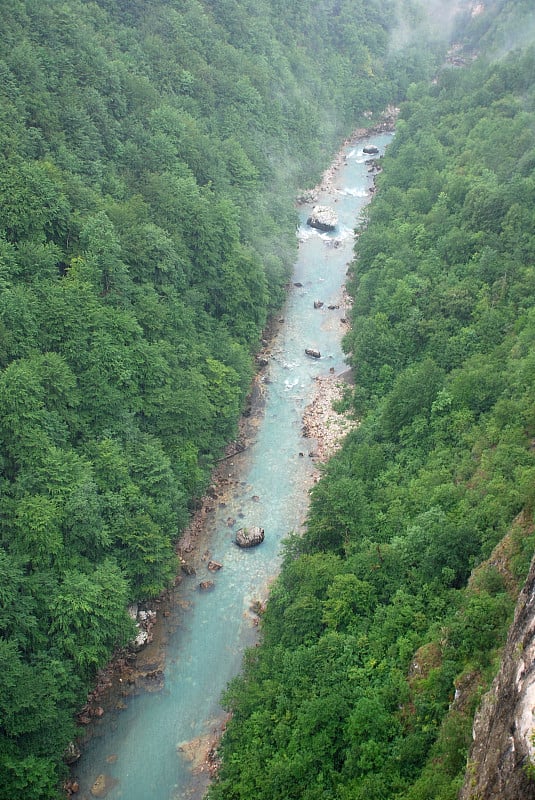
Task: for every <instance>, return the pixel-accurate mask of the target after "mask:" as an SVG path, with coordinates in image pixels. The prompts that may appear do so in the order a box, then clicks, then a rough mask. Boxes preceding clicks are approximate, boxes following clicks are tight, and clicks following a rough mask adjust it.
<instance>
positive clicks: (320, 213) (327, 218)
mask: <svg viewBox="0 0 535 800" xmlns="http://www.w3.org/2000/svg"><path fill="white" fill-rule="evenodd" d="M307 225H310V227H311V228H317V229H318V230H320V231H333V230H334V229H335V228H336V226H337V225H338V217H337V216H336V214H335V213H334V211H333V210H332V208H329V207H328V206H314V208H313V209H312V213H311V214H310V216H309V218H308V219H307Z"/></svg>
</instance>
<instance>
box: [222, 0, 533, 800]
mask: <svg viewBox="0 0 535 800" xmlns="http://www.w3.org/2000/svg"><path fill="white" fill-rule="evenodd" d="M485 6H486V7H487V8H486V11H485V13H480V14H476V15H474V16H473V17H472V18H471V20H465V21H464V22H463V25H462V26H461V27H460V29H459V30H458V31H457V33H456V36H457V39H456V42H457V47H456V48H455V50H454V51H452V52H453V54H454V56H455V64H456V66H452V63H453V58H447V59H445V63H444V66H443V67H442V68H441V69H440V70H438V71H437V74H436V75H435V77H434V79H433V80H432V81H415V82H414V83H413V84H412V85H411V86H409V87H408V89H407V96H406V101H405V102H404V103H403V104H402V107H401V114H400V119H399V121H398V124H397V128H396V135H395V138H394V141H393V143H392V145H391V146H390V148H389V149H388V151H387V154H386V156H385V158H384V163H383V166H384V169H383V171H382V173H381V175H379V176H378V178H377V189H378V191H377V193H376V196H375V198H374V200H373V202H372V203H371V204H370V206H369V207H368V211H367V214H366V219H365V220H364V222H363V224H362V226H361V229H360V231H359V233H360V235H359V238H358V241H357V246H356V251H355V259H354V262H353V264H352V267H351V275H350V279H349V291H350V293H351V295H352V296H353V298H354V307H353V312H352V327H351V331H350V332H349V333H348V334H347V335H346V338H345V342H344V346H345V351H346V353H347V358H348V361H349V363H350V365H351V366H352V369H353V374H354V383H355V385H354V387H353V388H352V389H351V390H349V391H348V393H347V396H346V399H345V401H344V406H345V408H346V410H347V411H348V413H351V414H353V415H354V416H355V417H356V419H358V420H360V425H359V427H358V428H357V429H356V430H354V431H353V432H351V433H350V434H349V436H348V437H347V439H346V441H345V444H344V447H343V449H342V451H341V452H340V453H339V454H338V455H336V456H334V457H333V458H332V459H331V461H330V462H329V463H328V465H327V466H326V468H325V470H324V473H323V477H322V479H321V481H320V482H319V483H318V484H317V485H316V486H315V487H314V489H313V491H312V499H311V508H310V512H309V517H308V523H307V531H306V533H305V535H304V536H303V537H299V536H297V535H289V536H288V538H287V540H286V543H285V557H284V565H283V569H282V572H281V574H280V577H279V578H278V580H277V582H276V583H275V585H274V586H273V588H272V590H271V592H270V599H269V602H268V604H267V609H266V611H265V614H264V616H263V620H262V643H261V645H260V647H257V648H254V649H252V650H251V651H250V652H249V653H248V656H247V658H246V660H245V664H244V667H243V671H242V674H241V675H240V676H239V677H237V678H236V679H235V680H234V681H233V682H232V684H231V685H230V686H229V688H228V690H227V693H226V697H225V702H226V707H227V709H228V710H229V711H230V712H231V718H230V721H229V724H228V727H227V730H226V733H225V735H224V737H223V742H222V747H221V756H222V768H221V770H220V772H219V777H218V780H217V781H216V782H215V784H214V785H213V786H212V788H211V790H210V792H209V797H210V798H211V800H223V798H224V800H249V798H251V797H255V798H257V800H264V798H265V800H277V798H280V800H289V799H290V798H296V799H297V798H299V800H319V799H320V798H322V800H325V798H332V800H335V798H336V800H394V798H396V799H397V800H455V798H457V796H458V792H459V790H460V788H461V786H462V785H463V781H464V777H465V770H466V765H467V753H468V747H469V744H470V741H471V736H472V720H473V715H474V711H475V709H476V708H477V705H478V701H479V699H480V697H481V695H482V693H483V692H484V691H485V690H486V689H487V688H488V686H489V684H490V681H491V679H492V677H493V676H494V674H495V673H496V670H497V667H498V665H499V660H500V649H501V648H502V647H503V645H504V642H505V636H506V632H507V629H508V626H509V624H510V622H511V619H512V613H513V609H514V605H515V601H516V597H517V594H518V592H519V589H520V588H521V586H522V584H523V581H524V579H525V576H526V573H527V571H528V568H529V565H530V562H531V559H532V556H533V549H534V544H535V538H534V526H533V509H534V498H535V495H534V487H535V461H534V450H533V442H534V434H535V413H534V412H535V406H534V397H535V356H534V353H535V349H534V344H535V313H534V308H533V298H534V296H535V269H534V268H535V88H534V87H535V80H534V79H535V46H534V41H535V40H534V37H533V32H534V29H533V25H532V22H531V21H530V20H531V17H530V14H532V10H530V4H529V3H528V2H517V3H513V2H496V3H488V4H487V3H485ZM478 796H479V795H478Z"/></svg>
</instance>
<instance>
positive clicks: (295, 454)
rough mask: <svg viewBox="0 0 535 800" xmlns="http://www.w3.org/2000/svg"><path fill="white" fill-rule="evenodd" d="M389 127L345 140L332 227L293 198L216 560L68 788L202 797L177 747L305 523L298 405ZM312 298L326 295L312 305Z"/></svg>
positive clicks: (217, 684) (219, 519)
mask: <svg viewBox="0 0 535 800" xmlns="http://www.w3.org/2000/svg"><path fill="white" fill-rule="evenodd" d="M390 138H391V134H388V133H385V134H379V135H376V136H372V137H370V139H369V140H360V141H358V142H357V143H356V144H352V145H348V146H347V147H346V148H345V149H344V151H343V159H342V162H341V166H340V168H339V169H338V170H336V171H335V172H334V175H333V181H332V187H330V188H329V190H328V191H326V192H322V193H320V194H319V196H318V198H317V202H318V203H319V204H324V205H328V206H331V207H332V208H334V209H335V210H336V213H337V215H338V220H339V224H338V228H337V229H336V230H335V231H333V232H332V233H328V234H325V233H322V234H320V233H319V232H318V231H314V230H312V229H311V228H309V227H307V225H306V219H307V217H308V215H309V213H310V210H311V206H301V207H300V221H301V225H300V229H299V231H298V234H299V240H300V245H299V253H298V258H297V262H296V264H295V271H294V275H293V278H292V282H293V286H292V289H291V291H290V292H289V296H288V299H287V303H286V306H285V308H284V310H283V312H282V315H283V317H284V324H283V325H282V326H281V328H280V331H279V332H278V334H277V335H276V338H275V340H274V342H273V345H272V350H271V358H270V363H269V366H268V367H267V368H266V370H265V372H264V375H265V380H264V384H263V391H264V393H265V407H264V414H263V415H262V419H261V420H260V423H259V426H258V429H257V434H256V437H255V441H254V442H253V444H252V445H251V446H250V447H249V448H248V449H247V450H246V451H244V452H243V453H241V454H240V455H239V456H236V457H234V458H232V459H229V461H228V462H226V463H228V471H229V481H230V483H229V485H230V487H231V490H230V491H229V492H228V494H227V496H225V498H224V503H223V502H221V498H218V500H217V501H215V502H214V511H213V513H211V514H210V515H209V517H208V518H209V524H208V527H209V530H206V531H205V532H204V534H203V541H206V542H207V547H208V549H209V557H210V558H212V559H214V560H216V561H218V562H220V563H221V564H222V565H223V567H222V569H221V570H219V571H218V572H216V573H215V574H212V573H211V572H209V571H208V569H207V566H206V559H205V560H204V561H203V562H202V564H201V566H200V568H198V569H197V574H196V575H195V576H190V577H188V578H186V579H184V580H183V581H182V583H181V585H180V590H179V602H178V603H177V605H176V608H174V609H173V610H172V612H171V616H170V618H169V620H168V622H169V625H168V631H167V632H166V634H165V636H166V663H165V674H164V683H163V688H158V689H157V690H156V691H145V692H142V693H139V694H137V695H131V696H129V697H127V698H126V700H125V703H124V704H122V703H121V704H119V705H121V706H122V705H124V706H125V707H123V708H117V709H116V710H114V711H113V710H112V711H109V712H107V713H106V714H105V715H104V717H102V719H101V720H99V721H98V722H95V723H93V728H94V731H93V733H94V735H93V736H92V738H91V740H90V741H89V743H88V744H87V746H86V747H85V748H84V752H83V756H82V758H81V759H80V760H79V761H78V762H77V763H76V764H75V766H74V768H73V775H75V777H76V780H77V781H78V783H79V786H80V790H79V794H77V795H76V796H77V797H78V798H83V799H84V800H90V798H92V797H104V796H105V797H107V798H108V800H119V798H121V799H122V800H178V799H179V798H186V797H187V798H200V797H202V794H203V793H204V791H205V789H206V786H207V783H208V776H207V774H206V773H205V772H204V773H201V774H194V773H195V769H194V763H192V762H191V761H189V760H188V757H187V752H186V753H185V752H184V749H182V750H181V749H180V747H184V746H185V743H187V742H190V741H191V740H194V739H196V738H197V737H204V736H207V735H209V734H211V733H213V732H214V731H215V730H217V729H219V728H220V726H221V722H222V719H223V716H224V715H223V711H222V709H221V707H220V704H219V701H220V698H221V693H222V692H223V690H224V689H225V686H226V684H227V683H228V681H229V680H230V679H231V678H232V677H233V676H234V675H236V674H237V673H238V671H239V669H240V663H241V658H242V654H243V651H244V649H245V648H246V647H248V646H250V645H251V644H253V643H254V641H255V633H256V629H255V627H254V625H253V620H254V615H253V614H252V613H251V610H250V609H251V604H252V603H253V601H254V600H256V599H258V598H264V597H266V595H267V586H268V584H269V581H270V579H272V578H273V577H274V576H275V575H276V573H277V570H278V565H279V551H280V544H281V540H282V539H283V538H284V537H285V536H286V535H287V533H288V532H289V531H292V530H299V529H300V528H301V527H302V525H303V522H304V519H305V516H306V511H307V505H308V492H309V488H310V486H311V483H312V476H313V474H314V471H315V467H314V462H313V459H312V458H310V457H309V453H310V452H313V450H314V442H313V440H310V439H304V438H303V437H302V417H303V412H304V410H305V407H306V406H307V405H308V404H309V403H310V402H311V400H312V398H313V395H314V378H315V377H316V376H317V375H325V374H328V373H329V370H330V369H331V368H333V369H334V371H335V372H336V373H338V372H341V371H343V369H344V360H343V355H342V351H341V346H340V342H341V338H342V335H343V333H344V330H345V326H344V324H343V323H342V322H341V319H342V317H343V315H344V311H343V309H341V308H340V309H336V308H334V309H332V310H329V309H328V306H329V305H333V306H337V305H339V304H340V301H341V297H342V289H341V287H342V285H343V283H344V281H345V275H346V270H347V264H348V262H349V261H351V258H352V249H353V229H354V227H355V224H356V222H357V220H358V217H359V213H360V211H361V209H362V208H363V206H364V205H365V204H366V203H367V202H368V200H369V197H370V192H369V189H370V186H371V185H372V182H373V176H372V175H371V174H370V173H369V171H368V165H367V164H366V161H367V160H369V159H370V156H367V155H364V153H363V146H365V145H366V144H375V145H377V146H378V147H379V149H380V152H381V153H382V152H383V151H384V148H385V147H386V145H387V144H388V142H389V141H390ZM315 300H321V301H323V303H324V306H323V307H322V308H321V309H315V308H314V301H315ZM305 348H312V349H315V350H319V351H320V352H321V359H319V360H316V359H313V358H309V357H308V356H306V355H305V352H304V350H305ZM300 454H301V455H300ZM303 454H304V455H303ZM232 520H235V522H232ZM249 525H260V526H262V527H263V528H264V529H265V533H266V538H265V541H264V543H263V544H262V545H260V546H259V547H257V548H252V549H251V550H240V549H239V548H238V547H237V546H236V545H235V544H234V542H233V540H234V535H235V532H236V530H237V529H238V528H239V527H242V526H249ZM208 579H210V580H213V581H214V583H215V586H214V588H213V589H212V590H211V591H208V592H202V591H200V590H199V583H200V581H202V580H208ZM186 751H187V746H186ZM99 776H100V777H99ZM103 776H106V778H105V779H104V777H103Z"/></svg>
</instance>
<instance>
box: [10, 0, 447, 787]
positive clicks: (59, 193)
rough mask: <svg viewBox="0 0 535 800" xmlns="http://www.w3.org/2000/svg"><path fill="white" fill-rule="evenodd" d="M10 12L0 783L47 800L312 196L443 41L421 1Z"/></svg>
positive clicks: (184, 500) (225, 411)
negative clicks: (332, 162)
mask: <svg viewBox="0 0 535 800" xmlns="http://www.w3.org/2000/svg"><path fill="white" fill-rule="evenodd" d="M403 13H406V14H407V15H408V16H407V19H409V20H410V25H411V29H412V30H413V31H414V36H413V37H412V38H411V37H405V40H404V41H400V42H398V44H397V45H396V47H391V46H390V43H391V41H392V34H393V32H394V30H395V29H396V27H397V26H398V25H399V23H400V20H401V16H400V15H402V14H403ZM0 25H1V31H2V36H1V37H0V159H1V162H2V168H1V170H0V443H1V444H0V481H1V494H0V511H1V513H0V541H1V548H0V709H1V716H0V774H1V776H2V780H1V781H0V798H2V799H3V800H19V798H24V800H40V799H43V798H44V799H45V800H48V799H49V798H57V797H59V796H61V784H62V780H63V777H64V776H65V773H66V769H67V767H66V765H65V763H64V760H63V753H64V751H65V748H66V747H67V745H68V744H69V742H71V741H72V740H73V739H75V737H76V734H77V727H76V724H75V712H76V710H77V709H79V708H80V707H81V705H82V704H83V702H84V699H85V697H86V694H87V691H88V689H90V688H91V686H92V682H93V681H94V678H95V674H96V671H97V670H98V669H99V668H100V667H102V666H103V665H105V664H106V663H107V661H108V660H109V658H110V657H111V655H112V654H113V652H114V651H115V649H116V648H117V647H119V646H121V645H124V644H125V643H126V642H128V641H129V640H130V639H131V637H132V634H133V628H132V622H131V620H130V618H129V617H128V615H127V606H128V604H129V603H130V602H132V601H143V600H146V599H148V598H151V597H155V596H158V595H159V593H160V592H162V590H164V589H165V588H166V587H168V586H169V585H170V584H171V583H172V581H173V580H174V577H175V575H176V571H177V560H176V556H175V543H176V541H177V539H178V537H179V535H180V532H181V531H182V530H183V529H184V526H185V525H186V524H187V522H188V519H189V518H190V515H191V513H192V511H193V510H194V509H195V507H196V503H197V501H198V498H199V497H200V496H201V495H202V494H203V492H204V490H205V489H206V486H207V485H208V481H209V477H210V474H211V471H212V468H213V466H214V463H215V461H216V459H217V458H218V457H220V456H221V454H222V452H223V448H224V447H225V445H226V444H227V443H228V442H229V441H231V440H232V439H233V437H234V436H235V434H236V426H237V421H238V418H239V415H240V413H241V411H242V410H243V408H244V404H245V401H246V397H247V393H248V391H249V387H250V382H251V378H252V375H253V372H254V355H255V352H256V350H257V348H258V346H259V342H260V337H261V335H262V331H263V329H264V326H265V324H266V321H267V320H268V318H269V316H270V314H272V313H273V312H274V310H276V309H277V308H278V307H279V306H280V304H281V302H282V301H283V299H284V296H285V288H284V287H285V284H286V283H287V281H288V279H289V276H290V272H291V267H292V263H293V259H294V255H295V252H296V247H297V241H296V237H295V228H296V211H295V208H294V198H295V196H296V193H297V191H298V189H299V188H300V187H306V186H309V185H312V184H313V182H314V181H315V180H316V179H317V177H318V176H319V175H320V174H321V171H322V170H323V169H324V168H325V167H326V166H327V164H328V162H329V159H330V157H331V155H332V153H333V152H334V151H335V150H336V148H337V147H338V145H339V143H340V141H341V140H342V139H343V138H344V137H345V136H347V135H348V134H349V133H350V132H351V130H352V129H353V128H354V127H355V126H356V125H358V124H360V123H362V121H363V119H364V116H363V115H364V113H365V112H366V113H368V112H371V113H372V114H375V113H378V112H380V111H381V110H382V109H383V108H384V107H385V106H386V105H387V104H389V103H392V102H394V103H397V102H399V101H400V100H401V99H402V98H404V97H405V95H406V92H407V91H408V89H409V87H410V86H411V85H412V84H414V83H415V82H416V81H418V80H420V79H424V78H430V77H431V75H432V74H433V72H434V70H435V68H436V65H437V63H438V59H439V57H440V56H439V55H438V53H439V48H438V40H437V38H436V35H435V34H434V33H433V31H432V30H430V29H429V26H428V24H427V21H426V19H425V17H424V16H423V15H422V14H421V11H420V10H419V6H418V3H414V2H410V0H407V1H406V2H403V3H398V2H394V0H373V1H372V2H370V1H369V0H368V2H363V0H337V2H334V0H322V2H320V3H317V4H315V7H314V13H313V14H311V13H310V11H309V9H308V8H307V7H306V6H305V5H304V4H301V3H299V2H297V0H291V1H290V2H288V0H285V2H280V0H255V1H254V2H239V1H238V0H217V2H215V0H214V1H213V2H212V0H3V2H2V13H1V22H0ZM428 34H430V36H428ZM424 42H425V44H423V43H424ZM427 42H429V44H427Z"/></svg>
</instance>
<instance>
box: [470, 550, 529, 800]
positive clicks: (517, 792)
mask: <svg viewBox="0 0 535 800" xmlns="http://www.w3.org/2000/svg"><path fill="white" fill-rule="evenodd" d="M534 707H535V559H534V561H533V562H532V564H531V569H530V572H529V575H528V578H527V580H526V583H525V585H524V588H523V589H522V592H521V593H520V596H519V598H518V603H517V606H516V610H515V617H514V620H513V624H512V625H511V628H510V630H509V634H508V636H507V643H506V645H505V650H504V653H503V658H502V664H501V667H500V671H499V673H498V675H497V676H496V678H495V679H494V682H493V684H492V686H491V688H490V690H489V692H487V694H486V695H485V697H484V698H483V701H482V704H481V707H480V709H479V711H478V712H477V714H476V717H475V721H474V729H473V744H472V748H471V750H470V754H469V757H468V767H467V771H466V777H465V782H464V786H463V788H462V790H461V793H460V795H459V800H520V798H522V800H535V781H533V780H532V779H530V778H529V777H528V776H527V774H526V766H527V765H529V763H530V762H533V763H535V749H534V745H533V742H532V741H531V737H532V735H533V732H534V729H535V717H534Z"/></svg>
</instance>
